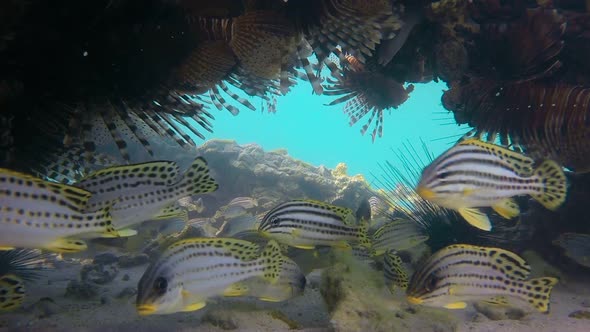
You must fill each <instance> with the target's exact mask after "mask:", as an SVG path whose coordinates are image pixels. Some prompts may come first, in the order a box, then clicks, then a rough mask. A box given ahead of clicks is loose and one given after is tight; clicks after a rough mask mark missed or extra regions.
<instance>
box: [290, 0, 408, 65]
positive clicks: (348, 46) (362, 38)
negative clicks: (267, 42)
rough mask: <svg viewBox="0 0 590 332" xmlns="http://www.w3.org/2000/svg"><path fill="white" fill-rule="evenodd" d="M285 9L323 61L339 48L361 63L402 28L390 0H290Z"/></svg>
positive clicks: (318, 57) (395, 8)
mask: <svg viewBox="0 0 590 332" xmlns="http://www.w3.org/2000/svg"><path fill="white" fill-rule="evenodd" d="M287 9H288V11H289V13H290V15H292V17H293V18H294V20H295V22H296V24H297V26H298V27H300V29H301V30H302V31H303V32H304V34H305V38H306V39H307V40H308V41H309V43H310V45H311V47H312V48H313V51H314V53H315V55H316V57H317V59H318V63H322V62H323V61H324V60H325V59H326V58H328V57H329V56H330V54H331V53H332V52H334V50H336V49H337V48H338V47H340V48H341V49H342V51H343V52H345V53H351V54H355V55H356V56H357V57H358V59H359V61H361V62H364V61H365V59H366V58H368V57H370V56H371V55H372V54H373V52H374V51H375V48H376V45H377V44H379V43H380V42H381V41H382V40H388V39H391V38H393V37H394V36H395V31H396V30H399V29H400V28H401V20H400V18H399V13H400V12H403V6H401V5H400V4H395V5H392V2H391V1H389V0H368V1H361V0H320V1H316V0H307V1H289V2H288V3H287Z"/></svg>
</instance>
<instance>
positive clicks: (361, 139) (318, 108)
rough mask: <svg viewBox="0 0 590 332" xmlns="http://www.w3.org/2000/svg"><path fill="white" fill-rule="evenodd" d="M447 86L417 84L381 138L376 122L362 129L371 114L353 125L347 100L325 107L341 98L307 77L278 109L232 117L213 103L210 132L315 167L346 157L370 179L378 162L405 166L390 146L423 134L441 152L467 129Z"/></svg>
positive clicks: (352, 169)
mask: <svg viewBox="0 0 590 332" xmlns="http://www.w3.org/2000/svg"><path fill="white" fill-rule="evenodd" d="M446 88H447V87H446V84H444V83H428V84H417V85H416V86H415V90H414V91H413V92H412V93H411V95H410V98H409V99H408V101H406V102H405V103H404V104H403V105H401V106H400V107H399V108H398V109H392V110H391V112H389V111H386V112H385V114H384V125H383V137H382V138H376V139H375V142H374V143H373V142H372V141H371V131H372V127H369V130H367V133H365V135H364V136H363V135H361V134H360V130H361V127H362V126H363V125H364V123H365V122H366V121H367V120H368V117H366V118H363V119H361V120H359V122H357V123H356V124H355V125H354V126H352V127H351V126H349V124H348V117H347V116H346V115H345V114H344V113H343V111H342V109H343V104H341V105H335V106H325V104H327V103H329V102H331V101H332V100H334V99H336V98H337V97H334V96H325V95H322V96H317V95H312V92H311V87H310V85H309V84H308V83H306V82H300V83H299V84H298V85H297V86H296V87H294V88H293V89H292V90H291V92H290V93H289V94H287V95H286V96H283V97H281V98H279V99H278V106H277V112H276V113H275V114H269V113H266V112H264V113H262V112H260V111H256V112H254V111H251V110H249V109H246V108H242V109H241V112H240V114H239V115H237V116H235V117H234V116H232V115H231V114H230V113H229V112H228V111H223V112H220V111H218V110H217V109H215V108H214V107H212V112H213V114H214V116H215V120H214V121H213V130H214V133H212V134H209V135H207V136H206V137H207V138H208V139H212V138H221V139H233V140H236V141H237V142H238V143H239V144H247V143H256V144H259V145H261V146H262V147H263V148H264V149H265V150H266V151H268V150H274V149H279V148H284V149H287V151H288V152H289V154H290V155H291V156H293V157H294V158H297V159H301V160H303V161H306V162H308V163H310V164H313V165H316V166H319V165H324V166H326V167H329V168H334V167H335V166H336V165H337V164H338V163H340V162H344V163H346V164H347V165H348V173H349V174H350V175H354V174H359V173H360V174H363V175H365V177H366V178H367V179H368V180H371V179H372V178H373V176H371V175H372V174H375V175H377V174H380V173H381V172H380V169H379V167H378V163H382V162H384V161H385V160H390V161H391V162H392V163H394V164H397V165H398V166H401V164H400V163H399V162H398V161H397V160H395V159H394V154H393V153H392V151H391V149H394V150H397V149H399V148H402V145H403V144H404V143H407V142H408V141H410V142H411V143H413V144H415V145H416V146H419V145H420V144H421V143H420V139H422V140H424V142H426V144H427V145H428V148H429V150H430V151H431V152H433V153H434V154H435V155H438V154H440V153H441V152H443V151H444V150H446V149H447V148H449V147H450V146H451V145H452V143H453V142H455V141H456V140H457V139H458V138H459V136H460V135H461V134H463V133H465V132H467V131H468V129H469V128H468V127H466V126H457V125H456V124H455V123H454V121H453V119H452V114H451V113H448V112H447V111H446V110H445V109H444V108H443V107H442V105H441V101H440V98H441V96H442V92H443V90H445V89H446ZM251 102H252V103H253V104H254V105H255V106H256V107H259V106H260V105H261V104H260V100H251ZM233 104H237V103H236V102H234V103H233ZM441 138H442V139H441ZM420 151H422V150H420Z"/></svg>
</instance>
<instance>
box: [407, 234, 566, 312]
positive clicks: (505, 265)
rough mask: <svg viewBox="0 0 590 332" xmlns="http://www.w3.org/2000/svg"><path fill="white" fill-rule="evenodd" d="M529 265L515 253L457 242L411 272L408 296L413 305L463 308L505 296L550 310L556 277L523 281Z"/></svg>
mask: <svg viewBox="0 0 590 332" xmlns="http://www.w3.org/2000/svg"><path fill="white" fill-rule="evenodd" d="M529 274H530V266H529V265H528V264H527V263H526V262H525V261H524V260H523V259H522V258H521V257H519V256H518V255H516V254H514V253H512V252H510V251H507V250H504V249H500V248H490V247H479V246H473V245H467V244H457V245H451V246H448V247H445V248H443V249H441V250H439V251H438V252H436V253H435V254H434V255H432V256H431V257H430V258H428V260H426V261H425V262H424V263H423V264H422V265H421V266H420V267H419V268H418V270H417V271H416V272H415V273H414V275H412V278H411V280H410V284H409V286H408V289H407V290H406V295H407V299H408V301H409V302H410V303H412V304H421V305H425V306H431V307H444V308H447V309H463V308H465V307H466V306H467V303H468V302H474V301H493V299H495V298H497V297H503V298H506V299H507V300H508V301H509V302H511V303H515V304H516V303H525V304H528V305H529V306H532V307H534V308H535V309H536V310H538V311H540V312H548V311H549V301H550V295H551V289H552V288H553V286H554V285H555V284H557V279H555V278H549V277H541V278H536V279H530V280H526V278H527V277H528V276H529Z"/></svg>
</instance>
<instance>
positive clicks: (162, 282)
mask: <svg viewBox="0 0 590 332" xmlns="http://www.w3.org/2000/svg"><path fill="white" fill-rule="evenodd" d="M154 289H155V290H156V291H157V292H158V294H164V293H165V292H166V289H168V281H167V280H166V278H164V277H159V278H157V279H156V280H155V281H154Z"/></svg>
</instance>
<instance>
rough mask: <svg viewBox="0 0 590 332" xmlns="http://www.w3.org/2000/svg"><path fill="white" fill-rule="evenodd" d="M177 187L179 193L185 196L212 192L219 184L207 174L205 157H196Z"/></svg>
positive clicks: (207, 167)
mask: <svg viewBox="0 0 590 332" xmlns="http://www.w3.org/2000/svg"><path fill="white" fill-rule="evenodd" d="M177 187H178V189H179V190H180V193H179V194H181V195H182V196H183V197H185V196H190V195H196V194H202V193H209V192H213V191H215V190H217V188H219V185H218V184H217V182H216V181H215V179H213V178H212V177H211V175H210V174H209V166H208V165H207V161H205V158H203V157H198V158H197V159H195V161H193V163H192V164H191V165H190V167H189V168H188V170H187V171H186V172H185V173H184V177H183V178H182V180H180V182H179V183H178V184H177Z"/></svg>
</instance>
